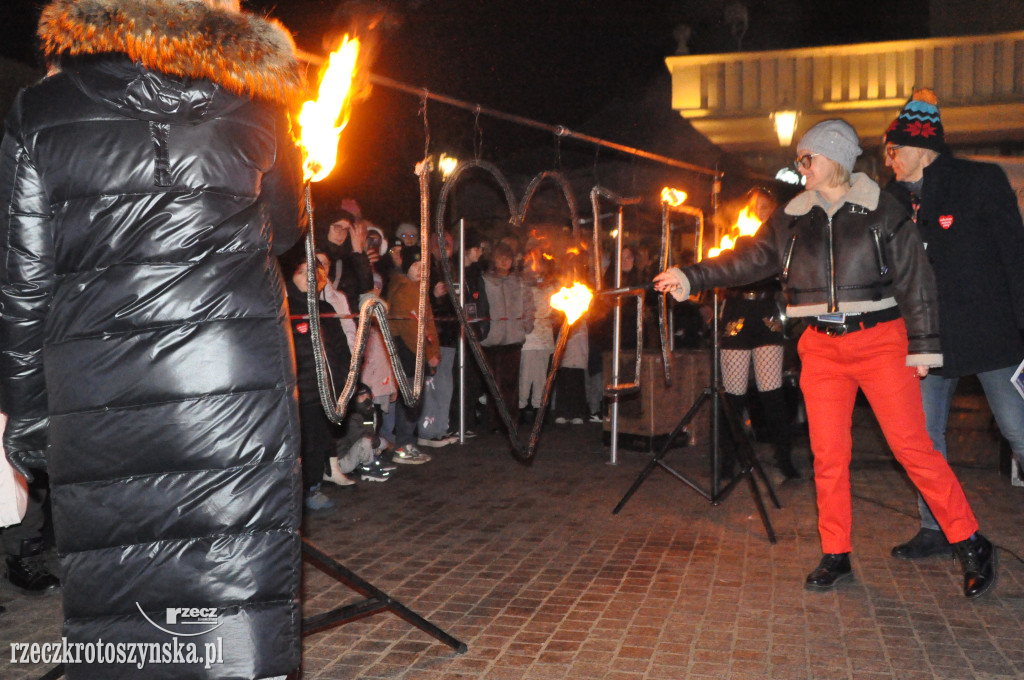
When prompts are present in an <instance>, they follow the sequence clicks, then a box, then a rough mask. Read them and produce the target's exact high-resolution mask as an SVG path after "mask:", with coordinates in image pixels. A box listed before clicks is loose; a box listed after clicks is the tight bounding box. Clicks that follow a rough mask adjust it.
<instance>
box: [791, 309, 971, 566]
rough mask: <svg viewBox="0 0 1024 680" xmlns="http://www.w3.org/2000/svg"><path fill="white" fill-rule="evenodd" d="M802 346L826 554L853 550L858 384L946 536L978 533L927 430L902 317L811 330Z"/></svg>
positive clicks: (955, 538) (953, 538)
mask: <svg viewBox="0 0 1024 680" xmlns="http://www.w3.org/2000/svg"><path fill="white" fill-rule="evenodd" d="M799 351H800V360H801V362H802V369H801V375H800V388H801V389H802V390H803V393H804V401H805V403H806V406H807V422H808V428H809V430H810V435H811V451H812V452H813V453H814V485H815V487H816V489H817V493H818V533H819V534H820V535H821V550H822V552H824V553H846V552H850V551H851V549H852V546H851V543H850V527H851V525H852V522H853V519H852V514H851V507H850V506H851V503H850V455H851V451H852V449H853V437H852V433H851V428H852V425H853V404H854V400H855V399H856V397H857V388H858V387H859V388H860V389H861V390H863V392H864V396H866V397H867V399H868V402H869V403H870V404H871V410H872V411H874V414H875V417H876V418H877V419H878V424H879V425H880V426H881V427H882V433H883V434H884V435H885V440H886V441H887V442H888V443H889V447H890V448H891V449H892V451H893V453H894V454H895V456H896V460H898V461H899V462H900V464H901V465H902V466H903V468H904V469H905V470H906V471H907V474H908V475H909V476H910V479H911V481H912V482H913V483H914V485H915V486H916V487H917V489H918V491H920V492H921V495H922V496H923V497H924V499H925V501H926V502H927V503H928V507H929V508H931V510H932V512H933V514H934V515H935V519H936V520H937V521H938V523H939V526H940V527H942V530H943V532H944V533H945V534H946V538H947V539H949V541H950V542H957V541H962V540H964V539H966V538H968V537H969V536H970V535H971V534H973V533H974V532H975V531H976V530H977V528H978V522H977V520H976V519H975V518H974V514H973V513H972V512H971V507H970V505H968V503H967V498H966V497H965V496H964V492H963V489H962V488H961V487H960V482H958V481H957V479H956V476H955V475H954V474H953V471H952V470H951V469H950V467H949V464H948V463H947V462H946V460H945V459H944V458H943V457H942V454H940V453H939V452H938V451H936V450H935V448H934V447H933V446H932V443H931V440H930V439H929V438H928V433H927V432H926V431H925V426H924V407H923V406H922V405H921V387H920V385H919V383H918V378H917V374H916V371H915V369H914V368H911V367H908V366H907V365H906V357H907V329H906V326H905V325H904V323H903V319H897V320H895V321H888V322H885V323H881V324H878V325H877V326H874V327H873V328H867V329H864V330H860V331H856V332H853V333H848V334H847V335H843V336H838V337H831V336H829V335H826V334H825V333H822V332H820V331H817V330H815V329H813V328H808V329H807V331H806V332H805V333H804V334H803V336H801V338H800V344H799Z"/></svg>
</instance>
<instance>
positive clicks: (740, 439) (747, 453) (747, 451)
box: [713, 392, 782, 543]
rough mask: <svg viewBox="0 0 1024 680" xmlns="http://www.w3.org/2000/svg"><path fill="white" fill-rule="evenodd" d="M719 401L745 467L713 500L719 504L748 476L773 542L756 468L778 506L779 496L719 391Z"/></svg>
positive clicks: (773, 532) (738, 456)
mask: <svg viewBox="0 0 1024 680" xmlns="http://www.w3.org/2000/svg"><path fill="white" fill-rule="evenodd" d="M719 397H720V399H719V403H720V404H721V406H722V415H724V416H725V422H726V426H727V427H729V428H730V431H731V432H732V434H733V440H734V441H735V442H736V456H737V458H738V459H739V462H740V465H742V466H743V469H742V470H741V471H740V473H739V474H738V475H737V476H736V477H735V478H734V479H733V480H732V481H731V482H729V484H728V485H726V488H725V489H724V490H723V491H722V493H720V494H719V495H718V496H716V497H715V498H714V500H713V502H714V503H715V504H718V503H720V502H721V501H722V499H723V498H724V497H725V496H726V495H727V494H728V493H729V492H730V491H732V489H733V488H734V487H735V486H736V484H737V483H738V482H739V479H740V478H742V477H746V478H747V479H748V480H749V482H750V495H751V496H752V497H753V499H754V505H755V506H757V512H758V514H759V515H761V523H762V524H764V529H765V531H766V532H767V533H768V540H769V541H770V542H771V543H775V542H776V538H775V529H774V528H773V527H772V522H771V520H770V519H769V518H768V511H767V509H766V508H765V507H764V501H763V500H762V499H761V490H760V489H759V488H758V487H757V481H756V480H755V479H754V471H755V470H756V471H757V472H758V473H760V474H761V478H762V479H763V480H764V483H765V486H766V487H767V489H768V494H769V495H770V496H771V498H772V501H774V503H775V505H776V507H782V506H781V505H779V500H778V498H776V497H775V491H774V490H773V489H772V485H771V482H769V481H768V479H767V478H766V477H765V475H764V470H762V469H761V464H760V462H759V461H758V460H757V454H756V453H754V447H753V446H752V445H751V444H750V439H749V438H748V437H747V434H746V432H744V431H743V428H742V427H741V426H740V424H739V421H738V420H737V419H736V414H735V413H733V412H732V408H731V407H730V406H729V403H728V402H727V401H726V400H725V398H724V396H723V395H722V393H721V392H719Z"/></svg>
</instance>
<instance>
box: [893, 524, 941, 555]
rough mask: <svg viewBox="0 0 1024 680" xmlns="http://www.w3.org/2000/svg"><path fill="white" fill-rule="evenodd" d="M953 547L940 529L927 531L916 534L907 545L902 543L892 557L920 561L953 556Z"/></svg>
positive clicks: (894, 550)
mask: <svg viewBox="0 0 1024 680" xmlns="http://www.w3.org/2000/svg"><path fill="white" fill-rule="evenodd" d="M952 554H953V546H951V545H950V544H949V541H947V540H946V535H945V534H943V533H942V532H941V531H939V530H938V529H925V528H924V527H921V530H920V531H918V532H917V533H916V534H914V537H913V538H912V539H910V540H909V541H907V542H906V543H900V544H899V545H898V546H896V547H895V548H893V549H892V556H893V557H897V558H899V559H901V560H920V559H924V558H925V557H934V556H936V555H952Z"/></svg>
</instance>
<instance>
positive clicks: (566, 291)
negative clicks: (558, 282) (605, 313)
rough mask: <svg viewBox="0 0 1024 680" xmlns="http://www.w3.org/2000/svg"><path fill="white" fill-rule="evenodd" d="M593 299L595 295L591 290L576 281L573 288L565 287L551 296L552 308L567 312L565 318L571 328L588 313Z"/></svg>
mask: <svg viewBox="0 0 1024 680" xmlns="http://www.w3.org/2000/svg"><path fill="white" fill-rule="evenodd" d="M593 297H594V294H593V293H591V292H590V289H589V288H587V287H586V286H584V285H583V284H582V283H580V282H578V281H576V282H574V283H573V284H572V288H564V287H563V288H562V290H560V291H558V292H557V293H555V294H554V295H552V296H551V307H552V309H557V310H559V311H561V312H565V318H566V319H567V320H568V321H569V325H570V326H571V325H572V324H574V323H576V319H578V318H580V317H581V316H583V313H584V312H586V311H587V308H588V307H590V300H591V299H592V298H593Z"/></svg>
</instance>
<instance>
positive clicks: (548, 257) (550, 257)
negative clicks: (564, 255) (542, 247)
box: [541, 253, 555, 260]
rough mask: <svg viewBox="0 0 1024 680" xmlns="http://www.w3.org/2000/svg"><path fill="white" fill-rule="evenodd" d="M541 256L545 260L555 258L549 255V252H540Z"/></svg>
mask: <svg viewBox="0 0 1024 680" xmlns="http://www.w3.org/2000/svg"><path fill="white" fill-rule="evenodd" d="M541 257H543V258H544V259H545V260H554V259H555V256H554V255H551V254H549V253H541Z"/></svg>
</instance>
